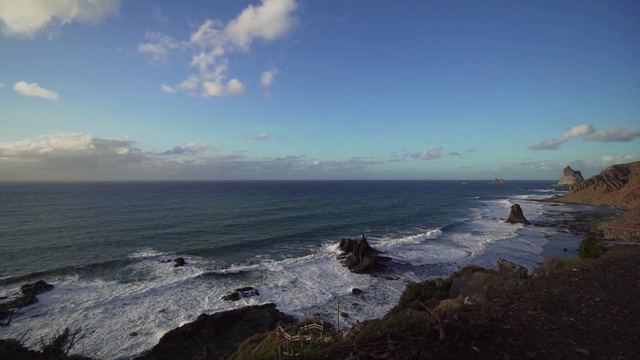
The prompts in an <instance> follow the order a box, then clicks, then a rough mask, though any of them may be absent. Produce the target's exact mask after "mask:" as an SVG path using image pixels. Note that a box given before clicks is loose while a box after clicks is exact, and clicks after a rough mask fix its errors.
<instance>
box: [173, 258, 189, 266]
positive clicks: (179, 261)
mask: <svg viewBox="0 0 640 360" xmlns="http://www.w3.org/2000/svg"><path fill="white" fill-rule="evenodd" d="M173 262H174V263H175V264H173V267H180V266H184V264H186V263H187V262H186V261H184V258H183V257H179V258H177V259H175V260H173Z"/></svg>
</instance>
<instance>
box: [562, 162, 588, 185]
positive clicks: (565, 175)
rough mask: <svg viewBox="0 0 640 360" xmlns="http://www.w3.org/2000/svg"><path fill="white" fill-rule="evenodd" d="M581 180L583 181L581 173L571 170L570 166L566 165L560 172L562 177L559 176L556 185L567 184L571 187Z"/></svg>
mask: <svg viewBox="0 0 640 360" xmlns="http://www.w3.org/2000/svg"><path fill="white" fill-rule="evenodd" d="M581 181H584V178H583V177H582V173H581V172H580V171H575V170H573V169H572V168H571V166H567V167H566V168H564V170H563V172H562V178H560V182H558V185H567V186H569V188H572V187H574V186H575V185H576V184H578V183H579V182H581Z"/></svg>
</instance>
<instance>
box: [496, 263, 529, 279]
mask: <svg viewBox="0 0 640 360" xmlns="http://www.w3.org/2000/svg"><path fill="white" fill-rule="evenodd" d="M496 263H498V274H500V275H504V276H509V277H513V278H518V279H526V278H527V276H528V273H529V271H528V270H527V268H526V267H524V266H522V265H518V264H514V263H512V262H511V261H507V260H505V259H502V258H499V259H498V260H496Z"/></svg>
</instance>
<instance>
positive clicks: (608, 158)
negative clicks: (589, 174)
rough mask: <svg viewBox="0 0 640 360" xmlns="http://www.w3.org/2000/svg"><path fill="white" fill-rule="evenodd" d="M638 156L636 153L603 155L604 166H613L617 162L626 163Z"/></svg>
mask: <svg viewBox="0 0 640 360" xmlns="http://www.w3.org/2000/svg"><path fill="white" fill-rule="evenodd" d="M637 157H638V156H636V155H623V156H615V155H605V156H603V157H602V166H611V165H615V164H624V163H628V162H631V161H634V159H636V158H637Z"/></svg>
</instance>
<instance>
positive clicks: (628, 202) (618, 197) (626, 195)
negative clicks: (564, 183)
mask: <svg viewBox="0 0 640 360" xmlns="http://www.w3.org/2000/svg"><path fill="white" fill-rule="evenodd" d="M558 201H561V202H568V203H581V204H590V205H610V206H622V207H628V208H629V210H628V211H627V213H626V214H625V217H624V219H623V222H622V224H620V225H621V226H627V227H634V228H635V227H640V216H639V214H640V161H637V162H633V163H628V164H619V165H613V166H609V167H608V168H606V169H605V170H604V171H602V172H601V173H600V174H598V175H595V176H593V177H591V178H589V179H587V180H585V181H582V182H580V183H579V184H577V185H575V186H574V187H573V188H572V189H571V191H569V193H568V194H567V195H565V196H562V197H560V198H559V199H558Z"/></svg>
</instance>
